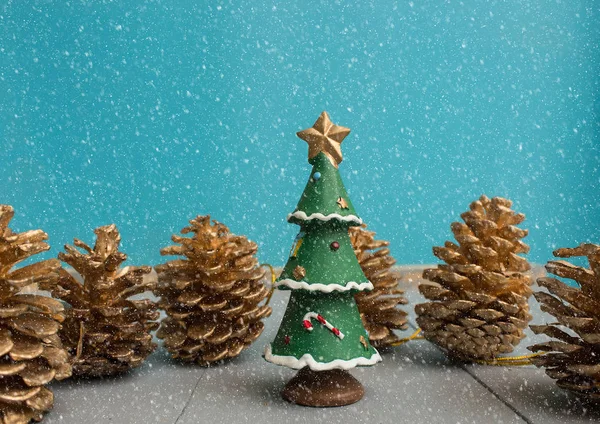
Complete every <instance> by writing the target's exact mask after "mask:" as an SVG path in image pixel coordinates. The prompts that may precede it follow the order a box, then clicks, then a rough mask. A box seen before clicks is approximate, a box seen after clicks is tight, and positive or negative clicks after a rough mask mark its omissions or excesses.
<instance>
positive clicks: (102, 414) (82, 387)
mask: <svg viewBox="0 0 600 424" xmlns="http://www.w3.org/2000/svg"><path fill="white" fill-rule="evenodd" d="M409 275H411V274H409ZM403 281H404V282H403V285H404V288H405V289H406V295H407V297H408V299H409V301H410V303H409V305H407V306H405V308H406V310H408V311H410V315H409V318H410V324H411V327H412V328H411V329H409V330H407V331H406V332H405V336H409V335H410V334H412V333H413V332H414V329H415V328H416V324H415V315H414V311H413V310H412V307H413V306H414V305H415V304H417V303H420V302H422V301H424V299H423V298H422V297H421V296H420V294H419V293H418V292H417V290H416V284H415V281H414V280H413V279H411V278H408V279H406V278H405V279H404V280H403ZM288 296H289V292H283V291H276V292H275V295H274V296H273V299H272V301H271V305H272V307H273V315H272V316H271V317H270V318H268V319H267V320H266V322H265V324H266V327H265V331H264V333H263V334H262V335H261V337H260V338H259V339H258V340H257V341H256V342H255V343H254V344H253V345H252V346H251V347H250V348H248V349H246V350H245V351H243V352H242V353H241V355H240V356H239V357H237V358H235V359H233V360H231V361H228V362H226V363H224V364H221V365H217V366H212V367H209V368H203V367H199V366H196V365H185V364H181V363H179V362H177V361H174V360H171V359H170V358H169V355H168V354H167V352H166V351H165V350H164V349H163V348H162V347H159V349H157V351H156V352H155V353H154V354H153V355H151V356H150V357H149V358H148V360H147V361H146V362H145V364H144V365H143V366H141V367H140V368H138V369H135V370H133V371H132V372H130V373H128V374H126V375H123V376H120V377H117V378H108V379H94V380H81V379H79V380H76V379H69V380H65V381H60V382H54V383H53V384H52V385H51V389H52V390H53V392H54V395H55V405H54V409H53V410H52V411H51V412H50V413H49V414H47V415H46V417H45V420H44V422H45V423H48V424H58V423H60V424H81V423H88V422H89V423H94V424H105V423H106V424H108V423H118V424H142V423H144V424H145V423H162V424H197V423H207V422H208V423H210V422H230V423H237V422H254V423H259V422H261V423H268V422H286V421H287V422H293V423H316V422H323V423H329V424H335V423H344V424H351V423H364V422H371V423H388V422H389V423H392V422H393V423H399V422H410V423H461V424H466V423H477V424H480V423H505V424H508V423H544V424H551V423H557V424H558V423H565V422H569V423H589V422H600V404H598V405H594V404H588V403H584V402H582V401H581V400H579V399H578V398H577V397H575V396H573V395H571V394H569V393H566V392H565V391H563V390H561V389H559V388H558V387H556V385H555V384H554V381H553V380H552V379H550V378H549V377H547V376H546V374H545V373H544V371H543V370H541V369H537V368H536V367H533V366H524V367H523V366H522V367H496V366H486V365H465V364H459V363H454V362H452V361H450V360H448V359H447V358H446V356H445V355H444V354H443V352H441V351H440V350H439V349H438V348H436V347H435V346H434V345H432V344H431V343H429V342H428V341H426V340H412V341H410V342H408V343H406V344H404V345H401V346H398V347H395V348H391V349H387V350H383V351H381V354H382V357H383V362H382V363H379V364H377V365H376V366H374V367H368V368H357V369H354V370H352V371H351V372H352V374H353V375H354V376H355V377H357V378H358V380H360V381H361V382H362V383H363V385H364V386H365V396H364V398H363V399H362V400H361V401H359V402H358V403H356V404H354V405H350V406H346V407H341V408H308V407H302V406H297V405H292V404H290V403H287V402H286V401H284V400H283V399H282V398H281V396H280V391H281V389H282V388H283V386H284V385H285V383H286V382H287V381H288V380H289V379H290V378H292V376H293V375H294V374H295V372H296V371H294V370H291V369H287V368H284V367H279V366H276V365H273V364H270V363H268V362H266V361H265V360H264V359H263V358H262V357H261V353H262V351H263V348H264V345H265V344H267V343H268V342H269V341H271V340H272V338H273V337H274V335H275V332H276V331H277V328H278V327H279V323H280V321H281V319H282V317H283V313H284V311H285V306H286V303H287V299H288ZM531 309H532V313H533V315H534V319H533V322H532V323H543V322H545V321H551V320H552V318H551V317H549V316H548V315H545V314H543V313H542V312H541V311H540V310H539V306H538V304H537V302H535V299H533V298H532V299H531ZM527 336H528V337H527V338H526V339H524V340H523V341H522V342H521V344H520V345H519V346H518V347H517V349H516V351H515V352H514V354H515V355H522V354H527V353H529V352H528V351H527V350H526V346H529V345H531V344H533V343H534V342H535V341H538V340H540V338H543V336H536V335H534V334H533V333H531V332H530V331H528V332H527Z"/></svg>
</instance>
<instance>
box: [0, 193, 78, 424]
mask: <svg viewBox="0 0 600 424" xmlns="http://www.w3.org/2000/svg"><path fill="white" fill-rule="evenodd" d="M13 215H14V210H13V208H12V207H10V206H7V205H0V376H1V377H2V378H0V423H3V424H9V423H10V424H26V423H29V422H30V421H31V420H35V421H41V419H42V416H43V414H44V413H45V412H46V411H48V410H50V409H51V408H52V405H53V402H54V396H53V394H52V392H51V391H50V390H48V389H47V388H46V387H45V385H46V384H48V383H49V382H50V381H51V380H52V379H54V378H56V379H58V380H62V379H64V378H67V377H69V376H70V375H71V367H70V365H69V361H68V355H67V352H66V351H65V350H64V349H63V348H62V345H61V342H60V338H59V337H58V331H59V328H60V323H61V322H62V321H63V320H64V310H63V306H62V304H61V303H60V302H59V301H57V300H55V299H52V298H49V297H45V296H40V295H36V294H27V293H26V292H27V291H35V290H36V289H37V288H38V287H39V288H42V289H44V290H49V289H52V287H53V286H54V285H55V284H56V281H57V280H58V269H59V268H60V263H59V262H58V261H57V260H56V259H50V260H46V261H40V262H36V263H32V264H30V265H27V266H24V267H22V268H20V269H16V270H14V269H13V267H14V266H15V265H16V264H17V263H19V262H21V261H23V260H24V259H27V258H29V257H30V256H33V255H35V254H37V253H40V252H44V251H46V250H48V249H50V246H49V245H48V244H46V243H45V242H44V240H46V239H48V236H47V234H46V233H44V232H43V231H41V230H32V231H26V232H24V233H13V232H12V231H11V229H10V228H8V224H9V223H10V220H11V219H12V217H13Z"/></svg>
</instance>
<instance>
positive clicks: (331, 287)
mask: <svg viewBox="0 0 600 424" xmlns="http://www.w3.org/2000/svg"><path fill="white" fill-rule="evenodd" d="M279 286H286V287H289V288H290V289H302V290H308V291H320V292H323V293H331V292H332V291H340V292H344V291H350V290H360V291H362V290H373V289H374V287H373V283H371V282H370V281H367V282H365V283H357V282H354V281H350V282H349V283H346V285H345V286H342V285H341V284H321V283H314V284H309V283H307V282H306V281H294V280H290V279H289V278H286V279H285V280H280V281H277V282H276V283H275V287H279Z"/></svg>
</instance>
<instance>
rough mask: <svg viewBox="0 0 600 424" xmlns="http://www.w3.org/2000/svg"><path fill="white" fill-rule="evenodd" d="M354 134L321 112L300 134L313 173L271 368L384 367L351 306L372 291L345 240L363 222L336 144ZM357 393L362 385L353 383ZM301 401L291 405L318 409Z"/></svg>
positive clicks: (300, 212) (300, 211)
mask: <svg viewBox="0 0 600 424" xmlns="http://www.w3.org/2000/svg"><path fill="white" fill-rule="evenodd" d="M349 132H350V130H349V129H347V128H344V127H340V126H337V125H334V124H332V123H331V121H330V120H329V116H328V115H327V113H326V112H323V113H322V114H321V116H320V117H319V119H318V120H317V122H315V124H314V126H313V127H312V128H309V129H307V130H304V131H302V132H300V133H298V136H299V137H300V138H302V139H303V140H305V141H306V142H307V143H308V144H309V163H310V164H311V165H312V166H313V168H312V171H311V173H310V178H309V181H308V183H307V185H306V188H305V189H304V192H303V193H302V197H301V199H300V202H299V203H298V206H297V207H296V210H295V211H294V212H293V213H292V214H290V215H289V216H288V221H289V222H291V223H295V224H298V225H300V232H299V233H298V236H297V237H296V240H295V241H294V244H293V245H292V249H291V250H290V255H289V258H288V261H287V264H286V265H285V267H284V269H283V272H282V274H281V276H280V277H279V279H278V280H277V282H276V286H277V287H278V288H285V289H287V290H291V291H292V292H291V294H290V300H289V303H288V305H287V309H286V312H285V315H284V317H283V321H282V323H281V326H280V327H279V330H278V332H277V335H276V336H275V340H274V341H273V343H272V344H271V345H269V346H267V347H266V350H265V359H266V360H267V361H270V362H272V363H274V364H278V365H283V366H286V367H289V368H294V369H301V368H305V367H308V369H310V370H312V371H318V372H324V371H327V372H329V371H330V370H334V369H341V370H348V369H351V368H354V367H357V366H369V365H374V364H375V363H377V362H379V361H381V357H380V355H379V353H378V352H377V350H376V349H375V348H374V347H372V346H371V345H370V343H369V334H368V333H367V331H366V330H365V328H364V327H363V324H362V321H361V318H360V313H359V310H358V307H357V305H356V302H355V300H354V294H355V293H357V292H359V291H363V290H372V289H373V284H372V283H371V282H369V281H368V280H367V278H366V277H365V275H364V274H363V272H362V269H361V267H360V264H359V262H358V259H357V258H356V255H355V253H354V249H353V247H352V243H351V241H350V236H349V234H348V228H349V227H350V226H355V225H360V224H361V223H362V221H361V219H360V218H359V217H358V216H357V214H356V211H355V210H354V206H353V205H352V203H351V201H350V199H349V197H348V193H347V192H346V189H345V187H344V184H343V182H342V179H341V177H340V173H339V170H338V165H339V163H340V162H341V160H342V154H341V149H340V147H339V145H340V143H341V142H342V140H343V138H344V137H345V136H346V135H347V134H348V133H349ZM294 384H295V383H293V382H290V385H291V386H290V387H289V388H288V389H289V390H288V391H289V392H290V393H296V394H298V393H300V392H298V390H300V391H302V388H301V386H302V384H299V385H298V384H296V385H294ZM286 387H287V386H286ZM357 387H362V386H360V383H358V382H356V384H355V387H354V388H355V389H356V388H357ZM360 390H362V389H360ZM360 390H358V391H357V392H356V393H358V392H360ZM284 392H285V391H284ZM360 393H362V392H360ZM360 396H362V394H360ZM360 396H359V395H356V396H355V397H353V399H354V400H352V402H354V401H356V400H358V399H359V398H360ZM284 397H285V395H284ZM299 397H300V396H299V395H298V396H296V395H293V396H291V400H292V401H297V402H299V403H302V402H305V403H302V404H307V405H312V406H319V405H320V404H318V403H314V402H313V400H310V399H309V400H306V399H304V400H299ZM348 402H350V401H347V402H346V401H344V402H343V403H339V404H340V405H341V404H348ZM329 406H331V405H329Z"/></svg>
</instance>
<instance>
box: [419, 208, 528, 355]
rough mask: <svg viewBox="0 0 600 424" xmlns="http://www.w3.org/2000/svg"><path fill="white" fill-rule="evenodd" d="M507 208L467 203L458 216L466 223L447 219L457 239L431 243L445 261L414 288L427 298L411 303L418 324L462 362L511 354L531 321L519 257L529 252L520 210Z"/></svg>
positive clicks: (428, 271) (524, 265)
mask: <svg viewBox="0 0 600 424" xmlns="http://www.w3.org/2000/svg"><path fill="white" fill-rule="evenodd" d="M511 206H512V202H511V201H510V200H507V199H503V198H500V197H494V198H493V199H491V200H490V199H489V198H488V197H486V196H481V198H480V199H479V200H477V201H475V202H473V203H471V205H470V210H469V211H467V212H465V213H463V214H462V215H461V217H462V219H463V220H464V222H465V223H464V224H463V223H459V222H454V223H452V225H451V229H452V232H453V233H454V237H455V238H456V241H457V242H458V244H455V243H453V242H450V241H447V242H446V243H445V244H444V247H434V248H433V253H434V255H435V256H437V257H438V258H439V259H441V260H443V261H444V262H446V263H445V264H441V265H438V267H437V268H432V269H426V270H425V271H424V272H423V278H425V279H427V280H430V281H431V282H433V284H431V283H423V284H420V285H419V291H420V292H421V294H422V295H423V296H425V297H426V298H427V299H428V300H430V301H431V302H429V303H423V304H419V305H416V307H415V311H416V313H417V323H418V324H419V326H420V327H421V328H422V330H423V335H424V336H425V338H426V339H428V340H429V341H431V342H433V343H436V344H437V345H438V346H440V347H441V348H442V349H444V350H445V351H446V352H447V353H448V354H449V355H450V356H452V357H455V358H457V359H459V360H463V361H472V360H481V359H492V358H493V357H496V356H498V355H499V354H505V353H510V352H512V351H513V348H514V346H516V345H517V344H518V343H519V342H520V341H521V340H522V339H523V338H524V337H525V335H524V333H523V330H524V329H525V328H526V327H527V323H528V322H529V321H530V320H531V315H530V314H529V305H528V298H529V296H530V295H531V288H530V285H531V280H532V279H531V276H530V275H529V273H527V271H529V270H530V268H531V266H530V265H529V263H528V262H527V260H525V259H524V258H523V257H521V256H518V254H519V253H527V252H528V251H529V246H527V245H526V244H525V243H523V242H522V241H521V239H522V238H523V237H525V236H526V235H527V233H528V231H527V230H523V229H520V228H518V227H517V225H518V224H520V223H522V222H523V221H524V220H525V215H523V214H522V213H515V212H514V211H513V210H511V209H510V207H511Z"/></svg>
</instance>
